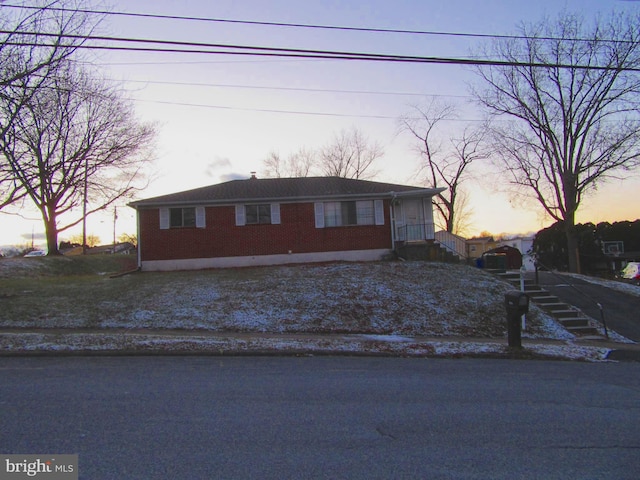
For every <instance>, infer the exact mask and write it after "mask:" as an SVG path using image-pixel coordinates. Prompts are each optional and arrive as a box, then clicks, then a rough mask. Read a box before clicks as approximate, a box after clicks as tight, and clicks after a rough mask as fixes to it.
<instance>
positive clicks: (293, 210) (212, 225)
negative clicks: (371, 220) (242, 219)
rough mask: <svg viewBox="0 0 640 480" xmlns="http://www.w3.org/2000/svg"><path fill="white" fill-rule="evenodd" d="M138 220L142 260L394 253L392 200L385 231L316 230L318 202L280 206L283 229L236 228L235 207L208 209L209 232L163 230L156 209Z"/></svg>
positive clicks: (356, 228)
mask: <svg viewBox="0 0 640 480" xmlns="http://www.w3.org/2000/svg"><path fill="white" fill-rule="evenodd" d="M139 215H140V246H141V258H142V260H143V261H148V260H172V259H185V258H211V257H236V256H250V255H274V254H285V253H288V252H289V251H291V252H292V253H311V252H332V251H342V250H369V249H379V248H391V227H390V223H389V222H390V220H389V203H388V201H385V208H384V215H385V224H384V225H381V226H375V225H366V226H354V227H329V228H316V227H315V216H314V207H313V203H300V204H281V205H280V217H281V223H280V225H246V226H243V227H237V226H236V224H235V218H236V217H235V207H234V206H226V207H207V208H206V225H207V226H206V228H195V227H194V228H172V229H168V230H160V214H159V212H158V209H157V208H155V209H148V210H147V209H144V210H140V211H139Z"/></svg>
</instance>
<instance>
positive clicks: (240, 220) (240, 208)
mask: <svg viewBox="0 0 640 480" xmlns="http://www.w3.org/2000/svg"><path fill="white" fill-rule="evenodd" d="M246 223H247V221H246V215H245V211H244V205H236V226H237V227H243V226H244V225H245V224H246Z"/></svg>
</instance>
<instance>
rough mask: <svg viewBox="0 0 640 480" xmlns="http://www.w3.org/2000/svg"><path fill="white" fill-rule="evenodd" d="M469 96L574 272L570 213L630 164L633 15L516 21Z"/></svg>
mask: <svg viewBox="0 0 640 480" xmlns="http://www.w3.org/2000/svg"><path fill="white" fill-rule="evenodd" d="M489 53H490V54H491V56H492V57H498V58H499V59H501V60H503V61H504V62H505V64H503V65H501V66H484V67H479V68H478V73H479V75H480V77H481V78H482V80H484V86H483V88H478V89H476V90H475V91H474V94H475V96H476V97H477V99H478V100H479V101H480V103H481V104H482V105H484V106H485V107H486V108H487V109H488V110H489V111H490V112H491V113H492V114H494V115H495V116H501V117H504V118H505V119H508V120H509V121H508V122H494V125H495V128H494V133H495V135H494V137H495V144H496V146H497V151H498V153H499V155H500V157H501V159H502V161H503V162H504V165H505V166H506V168H507V170H508V172H510V174H511V180H512V182H513V184H515V185H516V186H519V187H525V189H526V190H528V191H529V192H530V193H531V194H532V196H533V197H534V198H535V199H536V200H537V201H538V202H539V203H540V205H541V206H542V207H543V208H544V210H545V211H546V213H548V214H549V215H550V216H551V217H552V218H553V219H555V220H556V221H561V222H563V225H564V230H565V234H566V235H567V242H568V246H569V269H570V271H572V272H576V271H579V262H578V241H577V237H576V234H575V231H574V226H575V214H576V211H577V210H578V207H579V205H580V202H581V201H582V199H583V197H584V196H585V195H586V194H588V193H589V192H590V191H591V190H593V189H594V188H595V187H596V186H597V185H599V184H600V183H601V182H603V181H605V180H606V179H607V178H608V177H613V176H615V175H621V174H622V173H623V172H625V171H629V170H631V169H634V168H636V167H637V166H638V164H639V158H640V157H639V155H640V122H638V111H639V107H640V102H639V100H640V75H638V69H639V68H640V15H637V14H635V15H632V14H629V15H623V14H615V15H612V16H610V17H609V18H607V19H606V20H602V19H600V20H598V21H597V22H596V23H594V25H593V26H591V27H587V26H586V25H585V24H584V21H583V19H582V18H581V17H580V16H578V15H571V14H566V13H565V14H563V15H561V16H560V17H559V18H558V20H557V21H556V22H551V21H549V20H545V21H543V22H540V23H538V24H535V25H524V26H522V27H521V36H520V37H518V38H512V39H501V40H499V41H497V42H495V43H494V44H493V46H492V47H491V48H490V49H489Z"/></svg>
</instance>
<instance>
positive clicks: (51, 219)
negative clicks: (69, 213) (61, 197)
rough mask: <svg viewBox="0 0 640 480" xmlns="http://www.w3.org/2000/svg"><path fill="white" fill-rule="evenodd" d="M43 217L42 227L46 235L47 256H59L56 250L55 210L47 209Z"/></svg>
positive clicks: (56, 228) (56, 226) (58, 251)
mask: <svg viewBox="0 0 640 480" xmlns="http://www.w3.org/2000/svg"><path fill="white" fill-rule="evenodd" d="M47 213H48V214H47V215H45V216H44V217H45V218H44V227H45V231H46V235H47V255H60V250H58V223H57V221H56V215H55V209H49V211H48V212H47Z"/></svg>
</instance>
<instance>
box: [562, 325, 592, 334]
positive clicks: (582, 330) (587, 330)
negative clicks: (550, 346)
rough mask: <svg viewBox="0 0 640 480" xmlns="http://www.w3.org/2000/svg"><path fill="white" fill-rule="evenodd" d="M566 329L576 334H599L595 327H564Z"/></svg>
mask: <svg viewBox="0 0 640 480" xmlns="http://www.w3.org/2000/svg"><path fill="white" fill-rule="evenodd" d="M564 328H565V330H566V331H567V332H569V333H573V334H574V335H599V333H598V329H597V328H595V327H564Z"/></svg>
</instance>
